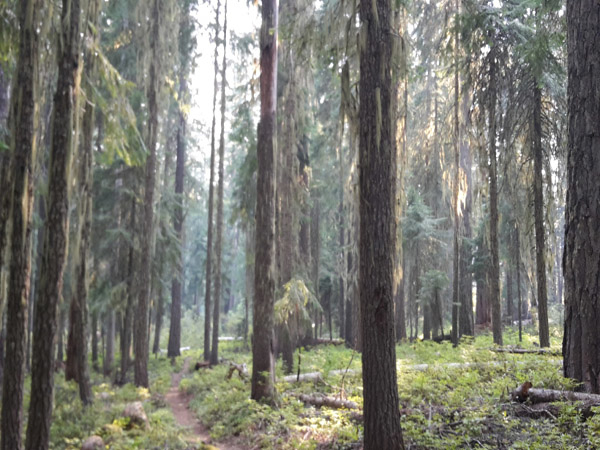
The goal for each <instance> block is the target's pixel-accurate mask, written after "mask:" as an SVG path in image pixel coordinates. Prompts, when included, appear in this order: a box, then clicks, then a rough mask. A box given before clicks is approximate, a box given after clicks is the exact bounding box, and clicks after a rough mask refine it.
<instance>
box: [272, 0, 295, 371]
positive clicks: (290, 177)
mask: <svg viewBox="0 0 600 450" xmlns="http://www.w3.org/2000/svg"><path fill="white" fill-rule="evenodd" d="M297 8H298V6H297V4H296V2H295V1H294V0H283V1H281V2H280V4H279V14H280V16H281V18H282V26H283V27H286V28H287V29H289V30H290V31H289V32H288V33H289V34H288V37H287V39H286V40H285V42H284V43H283V45H282V46H281V47H280V48H279V58H280V59H279V63H280V64H279V74H280V80H281V79H283V80H284V81H283V83H282V84H281V85H280V86H279V91H280V92H282V94H281V95H280V97H279V98H278V100H279V102H280V106H281V107H280V109H281V111H282V114H281V117H280V122H279V123H280V126H281V133H280V135H279V136H280V140H279V143H280V144H279V146H278V158H277V161H278V165H279V168H278V170H277V180H278V181H277V201H276V203H277V207H278V211H277V222H278V232H277V242H276V248H277V258H278V265H277V267H278V269H279V270H278V278H279V280H278V286H279V289H281V290H282V291H283V288H284V286H285V284H286V283H288V282H289V281H290V280H291V279H292V273H293V270H294V265H295V263H296V259H297V257H296V248H295V245H294V244H295V243H296V242H297V239H295V238H294V223H295V222H294V203H295V198H294V194H295V192H294V180H295V161H296V160H297V158H296V153H297V149H298V140H297V136H296V128H297V124H296V122H297V117H296V116H297V114H296V110H297V104H296V98H297V92H296V71H297V69H296V65H295V61H294V54H295V52H294V43H293V41H294V39H295V38H296V37H297V36H296V34H297V32H296V30H295V29H294V20H295V19H296V17H295V15H294V14H295V13H296V10H297ZM278 82H279V80H278ZM289 319H290V320H292V318H291V317H290V318H289ZM276 329H277V334H278V336H279V337H278V341H279V342H281V345H280V346H279V347H280V348H279V351H281V356H282V359H283V367H284V372H285V373H291V372H292V370H293V368H294V348H295V345H296V336H294V335H293V333H292V330H291V329H290V327H289V326H287V325H285V324H278V325H277V327H276Z"/></svg>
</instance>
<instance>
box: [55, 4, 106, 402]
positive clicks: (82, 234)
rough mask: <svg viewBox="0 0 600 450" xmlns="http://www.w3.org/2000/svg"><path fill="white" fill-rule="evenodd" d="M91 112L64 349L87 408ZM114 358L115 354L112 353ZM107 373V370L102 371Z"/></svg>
mask: <svg viewBox="0 0 600 450" xmlns="http://www.w3.org/2000/svg"><path fill="white" fill-rule="evenodd" d="M100 7H101V3H100V0H93V1H90V3H89V5H88V8H87V15H86V19H87V20H86V22H87V23H89V24H90V25H91V27H90V28H91V30H89V31H87V30H86V32H89V33H91V34H92V36H91V38H92V40H93V41H94V42H96V43H97V42H98V41H99V36H98V33H97V31H96V28H95V25H97V23H98V18H99V16H100ZM84 61H86V63H87V66H86V67H85V85H86V90H87V91H88V92H91V90H92V83H93V82H94V80H95V71H96V56H95V55H94V52H93V51H92V50H91V47H90V49H86V50H85V55H84ZM94 112H95V107H94V104H93V103H92V102H91V99H90V100H88V101H87V102H86V104H85V108H84V113H83V120H82V133H83V141H82V143H81V147H80V152H81V155H80V161H79V195H80V199H81V200H80V206H79V207H80V216H79V224H78V227H79V228H78V230H77V233H78V236H77V246H76V249H77V250H76V257H77V263H76V266H75V271H74V276H75V278H76V281H75V289H74V292H73V295H72V298H71V307H70V320H69V324H70V325H69V327H70V329H69V339H68V344H67V348H68V349H69V348H71V349H72V350H73V351H72V352H70V353H69V352H67V365H66V367H65V374H66V372H67V368H68V367H69V362H71V361H72V363H73V366H74V367H75V368H76V370H75V379H76V381H77V383H78V384H79V398H80V399H81V402H82V403H83V404H84V405H89V404H91V403H92V401H93V394H92V388H91V385H90V377H89V369H88V357H87V356H88V353H87V341H88V329H87V324H88V307H87V299H88V274H89V270H88V250H89V248H90V245H91V236H92V213H93V209H92V187H93V181H92V176H93V167H94V154H93V145H94V143H93V137H94ZM111 320H112V335H113V337H114V313H112V312H111ZM113 356H114V352H113ZM108 362H109V364H110V366H112V360H108ZM105 373H106V370H105Z"/></svg>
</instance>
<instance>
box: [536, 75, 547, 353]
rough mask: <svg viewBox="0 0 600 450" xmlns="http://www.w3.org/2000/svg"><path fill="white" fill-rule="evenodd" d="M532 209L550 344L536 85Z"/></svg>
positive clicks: (542, 314) (543, 335)
mask: <svg viewBox="0 0 600 450" xmlns="http://www.w3.org/2000/svg"><path fill="white" fill-rule="evenodd" d="M532 132H533V197H534V200H533V209H534V218H535V262H536V265H535V266H536V274H537V294H538V314H539V319H538V320H539V332H540V346H541V347H550V330H549V329H548V292H547V289H548V287H547V283H546V236H545V235H546V231H545V227H544V194H543V175H542V166H543V150H542V91H541V89H540V88H539V87H538V86H537V85H536V87H535V88H534V89H533V130H532Z"/></svg>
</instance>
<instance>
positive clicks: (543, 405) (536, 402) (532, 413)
mask: <svg viewBox="0 0 600 450" xmlns="http://www.w3.org/2000/svg"><path fill="white" fill-rule="evenodd" d="M531 386H532V384H531V383H530V382H529V381H526V382H525V383H523V384H522V385H521V386H519V387H518V388H517V389H515V390H514V391H513V392H512V393H511V399H512V400H513V401H515V402H519V403H523V404H521V405H518V406H517V407H516V408H515V415H517V416H520V417H530V418H534V419H537V418H543V417H549V418H553V419H556V417H558V415H559V413H560V405H559V404H558V403H560V402H569V403H572V404H573V406H575V407H576V408H577V409H578V410H579V411H580V412H581V415H582V416H583V417H584V418H588V417H590V416H592V415H593V414H594V413H593V411H592V408H593V407H598V406H600V395H598V394H588V393H586V392H573V391H559V390H556V389H536V388H532V387H531ZM526 401H527V403H524V402H526Z"/></svg>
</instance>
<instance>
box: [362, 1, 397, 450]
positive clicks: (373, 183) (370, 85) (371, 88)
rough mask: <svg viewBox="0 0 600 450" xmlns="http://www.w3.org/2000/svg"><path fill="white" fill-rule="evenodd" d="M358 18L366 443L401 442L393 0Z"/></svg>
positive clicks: (382, 446)
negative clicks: (396, 318)
mask: <svg viewBox="0 0 600 450" xmlns="http://www.w3.org/2000/svg"><path fill="white" fill-rule="evenodd" d="M360 19H361V26H360V38H359V42H360V44H359V47H360V48H359V50H360V85H359V92H360V101H359V105H360V106H359V118H360V121H359V122H360V125H359V127H360V132H359V136H360V146H359V166H360V174H359V190H360V204H359V208H360V240H359V243H360V244H359V245H360V247H359V249H360V262H359V285H360V289H359V291H360V305H361V325H362V336H363V352H362V363H363V386H364V433H365V434H364V448H365V450H370V449H377V450H386V449H394V450H398V449H403V448H404V443H403V439H402V431H401V428H400V409H399V400H398V385H397V378H396V352H395V337H394V260H395V249H396V245H395V244H396V217H395V212H396V162H397V154H396V149H395V126H394V121H393V118H394V114H393V111H392V105H393V103H394V98H395V96H396V92H395V86H394V83H393V82H392V76H391V75H392V68H391V63H392V60H393V56H392V54H393V50H392V49H393V41H392V40H393V39H394V38H393V36H392V34H391V33H390V29H391V27H392V11H391V5H390V1H389V0H376V1H374V2H361V3H360ZM374 261H377V264H374Z"/></svg>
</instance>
